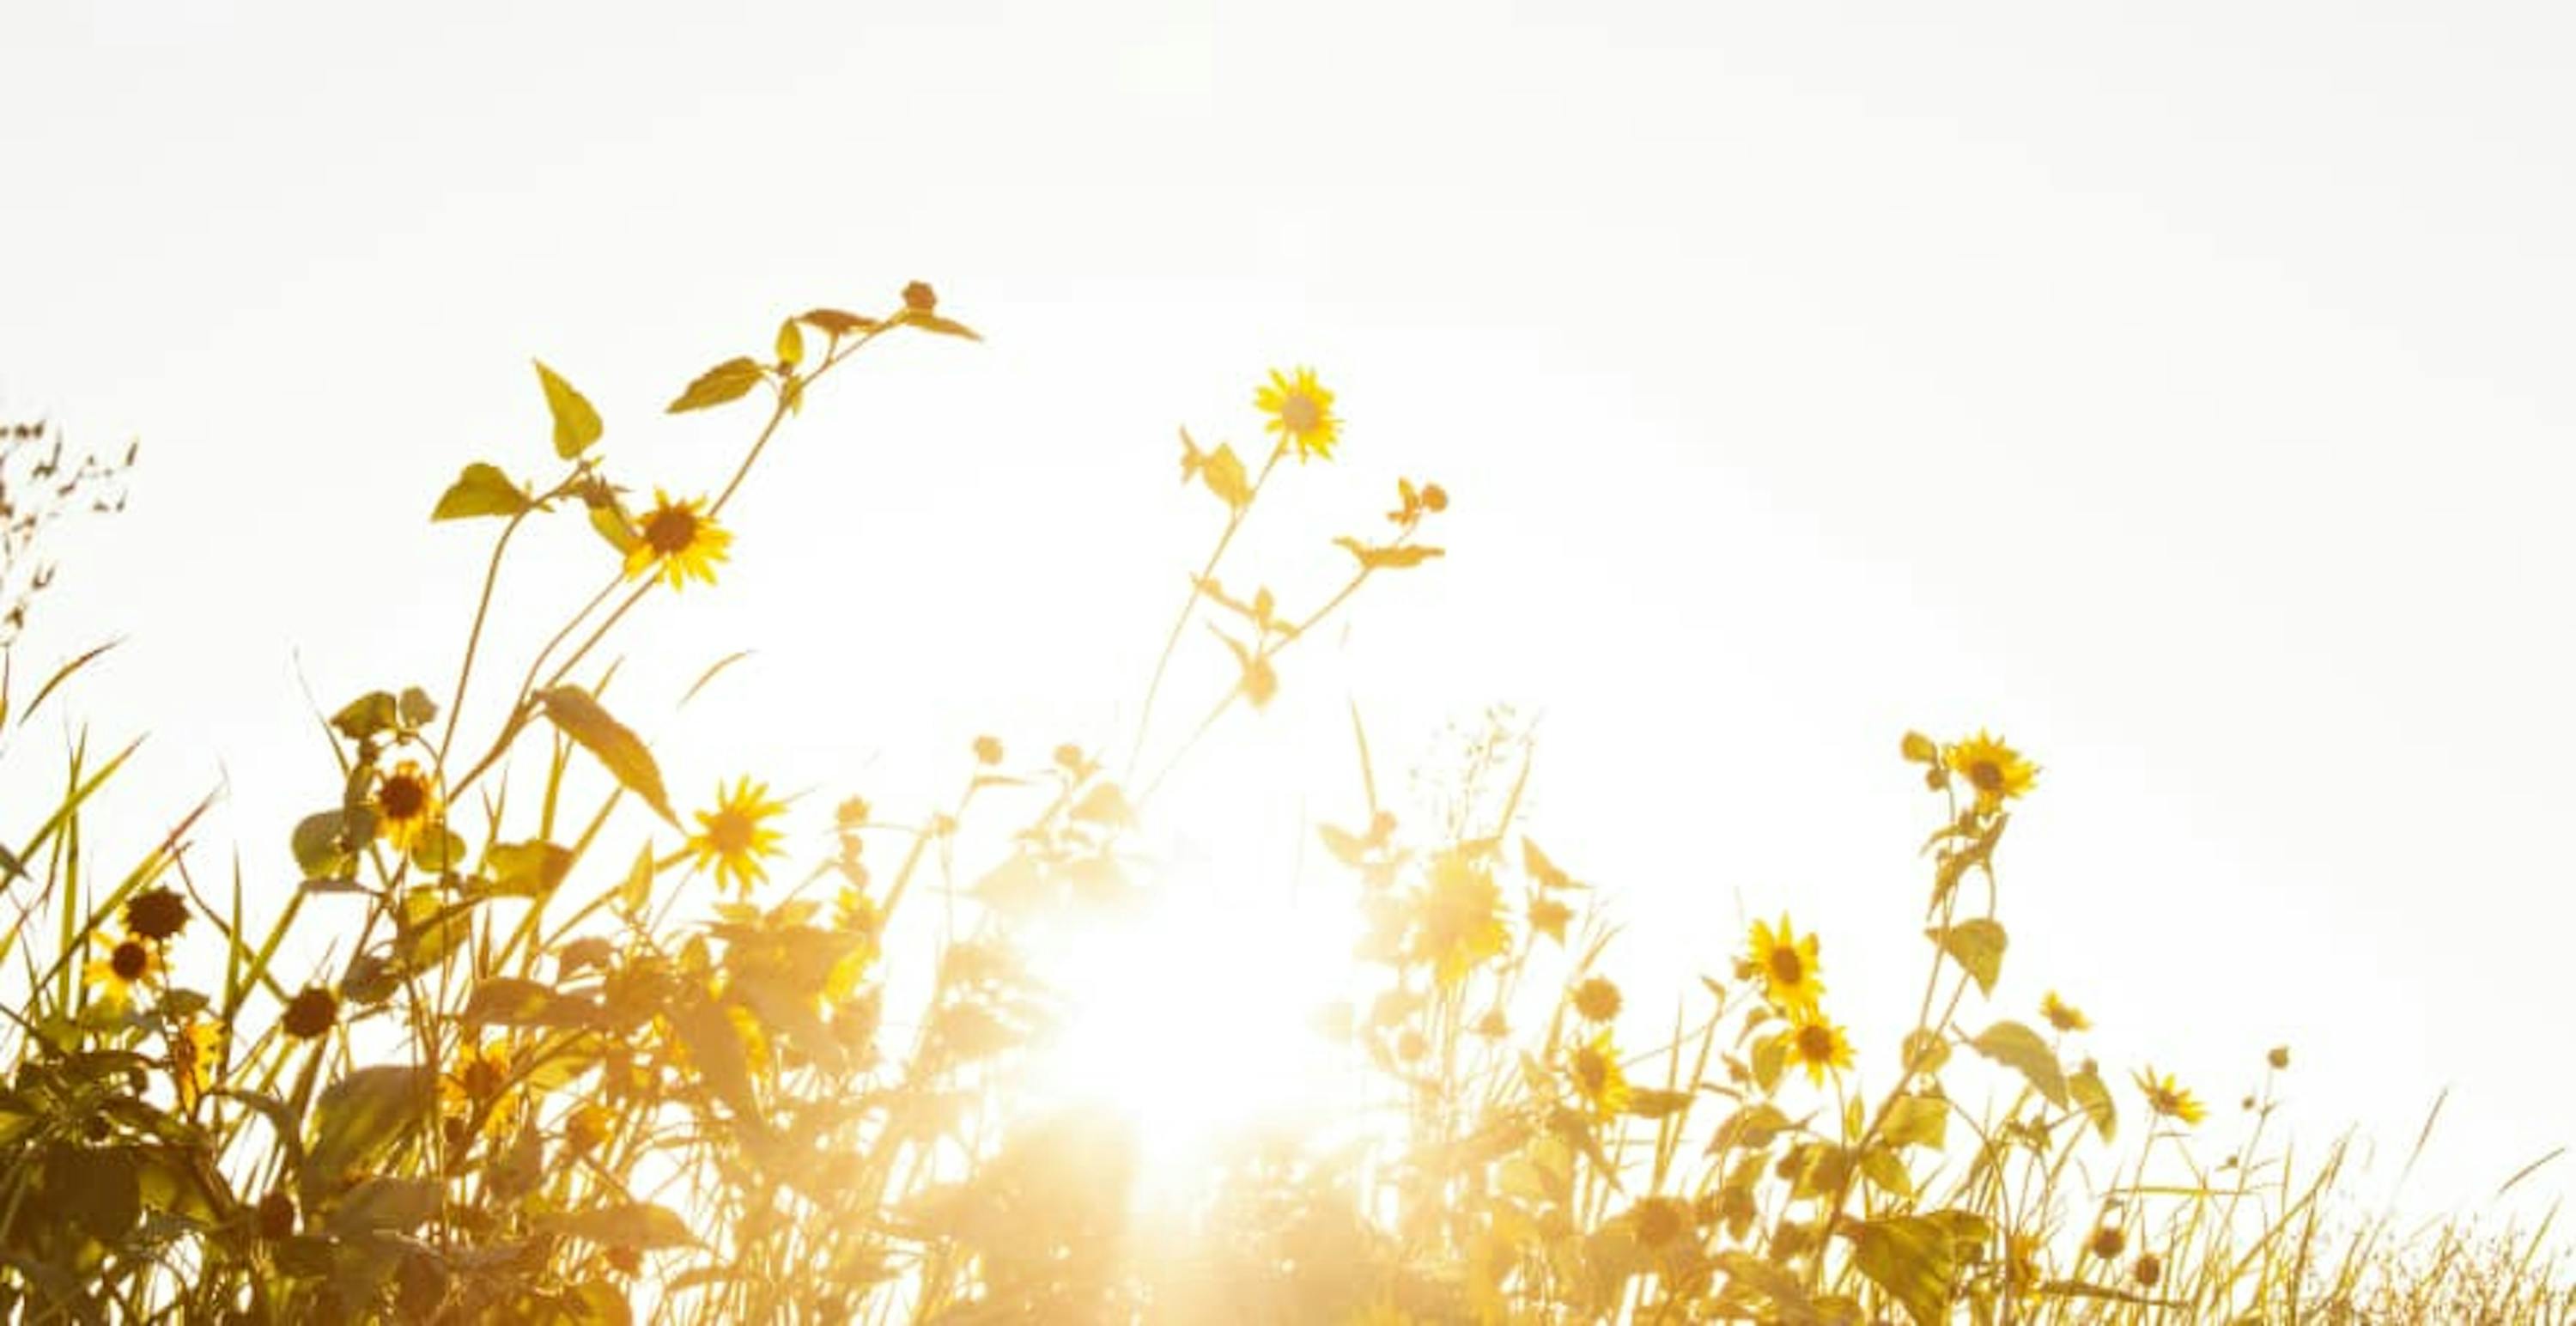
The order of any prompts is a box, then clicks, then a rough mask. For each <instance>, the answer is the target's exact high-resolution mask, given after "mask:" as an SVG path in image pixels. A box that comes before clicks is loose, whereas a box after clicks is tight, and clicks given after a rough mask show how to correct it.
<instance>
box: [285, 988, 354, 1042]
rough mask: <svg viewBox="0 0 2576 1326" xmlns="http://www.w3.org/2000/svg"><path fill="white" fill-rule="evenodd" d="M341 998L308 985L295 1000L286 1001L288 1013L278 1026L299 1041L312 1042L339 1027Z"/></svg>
mask: <svg viewBox="0 0 2576 1326" xmlns="http://www.w3.org/2000/svg"><path fill="white" fill-rule="evenodd" d="M339 1021H340V997H339V996H338V995H335V994H333V993H331V992H330V991H328V990H325V989H323V988H322V987H321V986H318V985H308V986H306V987H304V989H303V991H302V992H301V993H299V994H297V995H296V996H295V997H294V998H293V999H289V1000H287V1001H286V1013H285V1015H284V1016H283V1017H280V1018H279V1019H278V1022H277V1025H278V1026H279V1027H280V1028H281V1029H283V1030H284V1031H285V1032H286V1034H287V1035H289V1036H292V1037H294V1038H296V1039H297V1040H307V1041H309V1040H311V1039H313V1038H314V1037H316V1036H319V1035H322V1034H323V1033H324V1032H327V1031H329V1030H331V1028H333V1027H334V1026H337V1025H339Z"/></svg>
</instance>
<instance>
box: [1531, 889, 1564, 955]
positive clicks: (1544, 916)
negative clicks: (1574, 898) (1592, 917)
mask: <svg viewBox="0 0 2576 1326" xmlns="http://www.w3.org/2000/svg"><path fill="white" fill-rule="evenodd" d="M1573 919H1574V909H1573V908H1571V907H1568V906H1566V905H1565V904H1564V903H1561V902H1558V901H1557V900H1556V899H1554V898H1532V899H1530V905H1529V925H1530V933H1532V934H1539V935H1545V936H1547V937H1548V938H1550V939H1553V940H1555V941H1556V942H1557V943H1560V944H1562V943H1564V942H1565V926H1566V923H1567V922H1568V921H1571V920H1573Z"/></svg>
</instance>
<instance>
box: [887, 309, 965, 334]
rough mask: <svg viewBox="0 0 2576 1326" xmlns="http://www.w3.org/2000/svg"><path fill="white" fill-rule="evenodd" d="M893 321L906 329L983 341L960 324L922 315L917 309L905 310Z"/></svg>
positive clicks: (931, 314)
mask: <svg viewBox="0 0 2576 1326" xmlns="http://www.w3.org/2000/svg"><path fill="white" fill-rule="evenodd" d="M895 321H897V322H900V323H902V324H903V325H905V326H907V327H919V328H920V329H922V330H923V331H929V332H937V333H939V334H940V335H942V336H963V337H965V338H966V339H967V340H970V341H980V340H982V339H984V338H983V337H981V336H978V335H976V334H975V333H974V331H973V330H972V329H971V328H969V327H967V325H966V324H964V323H962V322H953V321H951V320H949V319H947V318H943V317H941V316H939V315H938V314H936V313H924V312H922V311H921V310H919V309H906V310H904V311H903V312H902V313H901V314H900V315H898V316H897V317H896V318H895Z"/></svg>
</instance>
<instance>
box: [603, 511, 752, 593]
mask: <svg viewBox="0 0 2576 1326" xmlns="http://www.w3.org/2000/svg"><path fill="white" fill-rule="evenodd" d="M703 505H704V503H703V502H701V501H696V500H692V501H685V502H683V501H674V500H672V498H671V495H670V494H668V493H666V492H663V491H662V490H661V489H659V488H656V489H654V490H653V509H652V510H650V511H647V512H645V513H644V518H643V519H642V520H640V521H637V522H636V531H637V538H636V540H635V546H634V547H633V548H631V549H628V550H627V553H626V578H627V579H629V580H633V579H635V578H636V577H638V576H641V575H645V574H648V573H650V572H651V571H652V570H653V568H654V567H656V566H659V567H660V568H661V571H662V579H663V581H664V583H666V584H668V585H670V587H671V588H673V589H678V588H681V587H682V586H683V585H684V584H686V583H687V581H688V579H689V577H691V576H695V577H697V578H698V579H700V580H703V581H705V582H706V583H708V584H710V585H712V584H714V583H715V582H716V563H718V562H721V561H723V560H725V550H726V549H727V548H729V547H731V546H732V545H733V535H732V534H731V533H730V532H729V531H727V530H726V529H725V528H724V527H722V526H720V525H718V524H716V522H715V518H714V517H712V516H709V515H707V514H706V513H705V512H704V511H701V510H700V509H699V508H700V507H701V506H703Z"/></svg>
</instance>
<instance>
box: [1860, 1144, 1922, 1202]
mask: <svg viewBox="0 0 2576 1326" xmlns="http://www.w3.org/2000/svg"><path fill="white" fill-rule="evenodd" d="M1860 1172H1861V1174H1862V1176H1863V1177H1865V1178H1867V1179H1868V1180H1869V1181H1870V1182H1871V1183H1874V1184H1876V1185H1878V1190H1879V1191H1880V1192H1883V1193H1886V1194H1888V1195H1890V1196H1892V1197H1901V1198H1909V1199H1910V1198H1912V1197H1913V1196H1914V1176H1913V1175H1911V1174H1908V1173H1906V1172H1905V1161H1904V1160H1903V1159H1901V1158H1899V1157H1898V1156H1897V1154H1896V1152H1894V1151H1892V1150H1890V1149H1888V1148H1886V1147H1883V1146H1874V1147H1871V1148H1870V1149H1869V1150H1867V1151H1864V1152H1862V1153H1861V1154H1860Z"/></svg>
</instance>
